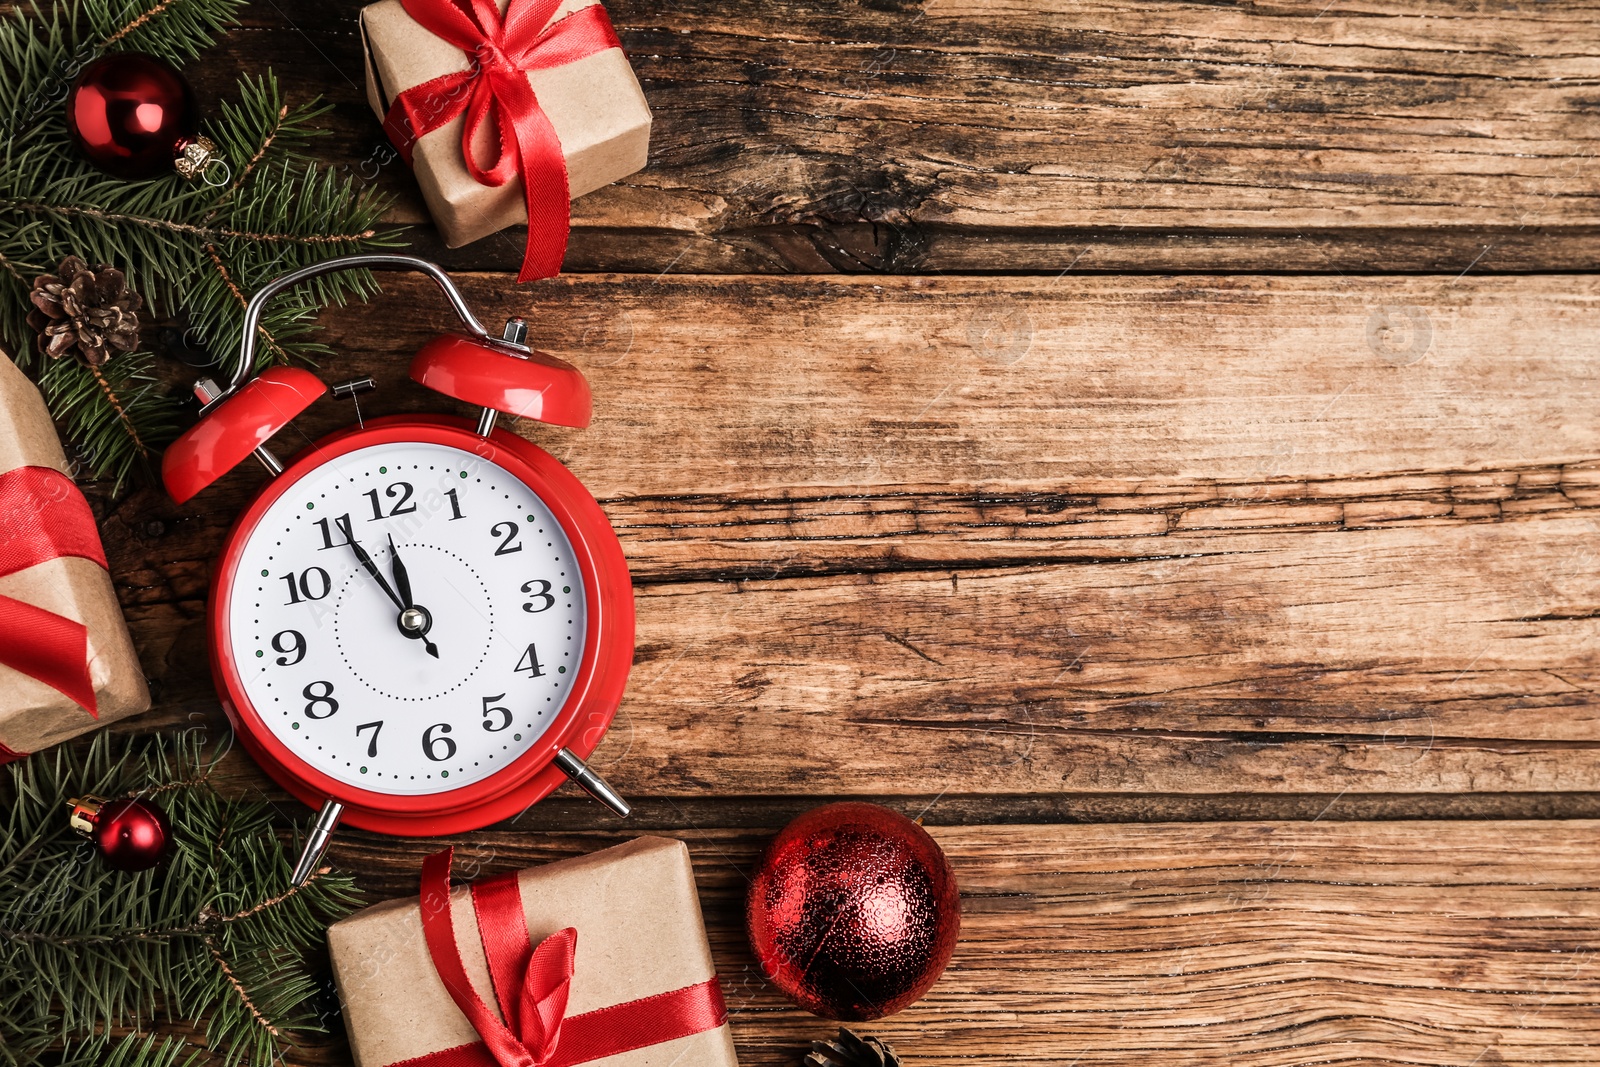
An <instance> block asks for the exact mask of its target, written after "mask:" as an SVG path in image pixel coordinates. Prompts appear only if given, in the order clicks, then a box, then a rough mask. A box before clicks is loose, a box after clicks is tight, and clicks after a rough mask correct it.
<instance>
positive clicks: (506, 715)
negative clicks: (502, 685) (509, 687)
mask: <svg viewBox="0 0 1600 1067" xmlns="http://www.w3.org/2000/svg"><path fill="white" fill-rule="evenodd" d="M505 698H506V695H505V694H504V693H501V694H500V695H499V696H495V697H484V698H483V728H484V729H485V730H488V731H489V732H490V733H491V734H497V733H499V732H500V731H501V730H504V729H505V728H506V727H507V726H510V725H511V709H510V708H502V707H498V706H496V707H491V706H490V705H492V704H494V702H495V701H496V700H504V699H505ZM496 712H499V713H500V715H501V716H503V718H501V720H500V725H499V726H495V725H494V724H493V723H491V722H490V721H489V716H490V715H493V714H494V713H496Z"/></svg>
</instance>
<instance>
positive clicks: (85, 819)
mask: <svg viewBox="0 0 1600 1067" xmlns="http://www.w3.org/2000/svg"><path fill="white" fill-rule="evenodd" d="M105 803H106V798H105V797H97V796H94V795H92V794H85V795H84V796H82V797H73V798H72V799H71V800H69V801H67V807H69V808H71V809H72V813H71V814H70V815H68V816H67V824H68V825H69V826H71V827H72V828H73V829H74V830H76V831H78V833H80V834H82V835H83V836H84V837H88V836H90V835H91V834H93V833H94V824H95V823H96V822H98V821H99V819H100V809H101V808H103V807H104V806H105Z"/></svg>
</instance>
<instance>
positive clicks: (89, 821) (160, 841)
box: [69, 796, 172, 871]
mask: <svg viewBox="0 0 1600 1067" xmlns="http://www.w3.org/2000/svg"><path fill="white" fill-rule="evenodd" d="M69 803H70V804H71V806H72V815H71V823H72V828H73V829H74V830H76V831H78V832H79V833H80V834H82V835H83V836H85V837H87V838H88V839H89V840H91V841H93V842H94V847H95V849H96V851H98V852H99V853H100V857H101V858H102V859H104V860H105V861H106V866H107V867H111V868H113V869H114V870H118V871H144V870H149V869H150V868H151V867H154V866H156V865H157V864H159V863H161V862H162V861H163V860H165V859H166V858H167V856H169V855H170V854H171V853H172V827H171V825H170V824H169V823H168V822H167V815H166V812H164V811H162V810H161V808H160V806H159V805H157V804H155V803H154V802H152V801H149V800H144V799H141V798H138V797H135V798H133V799H132V800H102V799H101V798H99V797H92V796H91V797H83V798H82V799H77V800H72V801H70V802H69Z"/></svg>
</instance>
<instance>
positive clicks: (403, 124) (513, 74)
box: [383, 0, 622, 282]
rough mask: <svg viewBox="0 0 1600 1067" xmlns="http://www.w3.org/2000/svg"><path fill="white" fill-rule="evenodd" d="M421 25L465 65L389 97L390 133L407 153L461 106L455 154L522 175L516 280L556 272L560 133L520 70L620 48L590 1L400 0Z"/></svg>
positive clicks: (563, 212) (485, 172)
mask: <svg viewBox="0 0 1600 1067" xmlns="http://www.w3.org/2000/svg"><path fill="white" fill-rule="evenodd" d="M401 2H402V3H403V4H404V5H405V9H406V12H407V13H408V14H410V16H411V17H412V18H413V19H415V20H416V21H417V22H418V23H419V24H421V25H422V27H423V28H424V29H426V30H428V31H429V32H431V33H433V34H434V35H435V36H437V37H439V38H441V39H442V40H445V41H449V42H450V43H451V44H453V45H455V46H456V47H457V48H459V49H461V50H462V51H463V52H465V53H466V54H467V58H468V59H469V60H470V61H471V64H472V65H471V66H470V67H469V68H468V69H467V70H463V71H458V72H457V73H455V74H446V75H443V76H442V77H438V78H434V79H433V80H432V81H426V82H423V83H422V84H421V85H416V86H413V87H412V88H410V89H407V90H406V91H405V92H403V93H400V94H399V95H398V96H396V97H395V100H394V103H393V104H391V105H390V106H389V112H388V114H387V115H386V116H385V117H384V120H383V128H384V130H385V132H387V133H388V135H389V140H390V141H392V142H393V143H394V146H395V148H396V149H398V150H399V152H400V154H401V155H402V156H404V157H405V160H406V162H407V163H410V162H411V149H412V146H413V145H415V144H416V142H417V139H418V138H420V137H422V136H423V135H425V134H428V133H431V132H432V131H434V130H436V129H438V128H439V127H440V126H443V125H444V124H445V123H447V122H449V121H451V120H452V119H454V118H455V117H456V116H457V115H459V114H461V113H462V112H463V111H465V112H466V114H467V121H466V125H465V127H463V129H462V131H461V155H462V158H463V159H464V160H466V164H467V170H468V171H470V172H471V174H472V176H473V177H474V178H475V179H477V180H478V182H480V183H481V184H483V185H504V184H505V183H506V182H508V181H510V180H511V179H512V178H514V177H516V176H517V175H518V174H521V175H522V189H523V196H524V198H525V199H526V201H527V205H528V244H527V247H526V248H525V249H524V251H523V257H522V272H521V273H520V274H519V275H517V281H519V282H526V281H531V280H532V279H534V278H550V277H554V276H555V275H557V274H559V273H561V260H562V257H563V256H565V255H566V251H567V229H568V225H569V223H570V219H571V216H570V211H571V206H572V205H571V197H570V196H569V187H568V185H567V161H566V158H565V157H564V156H563V155H562V153H561V141H560V139H559V138H558V137H556V131H555V128H554V127H553V126H551V125H550V119H549V116H547V115H546V114H545V113H544V110H543V109H542V108H541V107H540V106H539V100H538V97H536V96H535V95H534V92H533V87H532V86H530V85H529V84H528V72H529V71H534V70H549V69H550V68H552V67H560V66H565V65H566V64H568V63H572V62H574V61H576V60H579V59H582V58H584V57H585V56H590V55H594V54H595V53H597V52H604V51H606V50H607V49H610V48H621V47H622V43H621V42H620V41H618V40H617V35H616V32H615V31H614V30H613V29H612V28H611V20H610V19H609V18H607V17H606V12H605V9H604V8H603V7H601V6H600V5H599V4H592V5H590V6H588V7H583V8H579V9H578V10H577V11H574V12H572V13H571V14H570V15H567V16H566V17H565V18H563V19H561V20H559V21H557V22H551V21H550V18H551V16H552V15H554V14H555V12H556V8H558V7H560V6H561V0H511V3H510V5H509V6H508V7H507V8H506V13H505V18H504V19H503V20H502V19H501V17H500V10H499V7H498V6H497V5H496V3H495V0H401ZM490 120H493V122H494V124H495V127H496V136H495V140H496V142H497V143H498V144H499V146H500V148H499V155H498V156H497V157H496V158H495V160H494V162H493V163H492V164H491V165H490V166H488V167H483V166H480V165H479V164H478V160H477V157H476V155H475V153H474V152H473V150H472V144H473V140H474V138H475V137H476V136H477V133H478V130H479V128H480V127H481V126H482V125H483V124H484V123H485V122H486V121H490Z"/></svg>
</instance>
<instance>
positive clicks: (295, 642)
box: [272, 630, 306, 667]
mask: <svg viewBox="0 0 1600 1067" xmlns="http://www.w3.org/2000/svg"><path fill="white" fill-rule="evenodd" d="M286 637H287V638H288V639H289V641H290V644H289V645H288V647H285V646H284V643H283V639H284V638H286ZM272 650H273V651H274V652H282V653H283V655H282V656H279V657H278V666H280V667H293V666H294V665H295V664H296V663H299V662H300V661H301V660H303V659H305V658H306V638H305V635H304V634H302V633H301V632H300V631H299V630H279V631H278V632H277V633H275V634H273V635H272ZM289 656H293V657H294V659H288V658H287V657H289Z"/></svg>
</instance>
